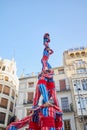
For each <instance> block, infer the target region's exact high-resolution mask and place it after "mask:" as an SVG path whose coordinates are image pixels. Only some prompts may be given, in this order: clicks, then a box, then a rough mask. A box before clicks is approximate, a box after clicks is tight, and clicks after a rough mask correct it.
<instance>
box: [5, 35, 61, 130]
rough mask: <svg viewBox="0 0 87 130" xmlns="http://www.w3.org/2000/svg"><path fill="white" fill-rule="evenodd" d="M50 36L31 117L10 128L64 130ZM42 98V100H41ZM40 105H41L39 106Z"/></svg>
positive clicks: (44, 52)
mask: <svg viewBox="0 0 87 130" xmlns="http://www.w3.org/2000/svg"><path fill="white" fill-rule="evenodd" d="M49 43H50V35H49V34H48V33H45V35H44V37H43V45H44V51H43V56H42V59H41V63H42V70H41V73H40V74H39V75H38V82H37V85H36V91H35V96H34V100H33V106H32V109H31V110H30V112H29V113H30V114H29V116H27V117H25V118H23V119H22V120H20V121H17V122H12V123H11V124H10V125H9V126H8V127H7V130H10V129H9V128H10V126H12V125H13V126H15V127H16V128H17V129H19V128H22V127H24V126H26V125H28V130H63V121H62V110H61V109H60V107H59V104H58V99H57V96H56V90H55V83H54V80H53V75H54V71H53V70H52V67H51V65H50V64H49V62H48V60H49V57H50V55H51V54H53V50H52V49H51V48H50V47H49ZM40 97H42V98H40ZM39 103H40V104H41V105H39ZM12 130H13V129H12Z"/></svg>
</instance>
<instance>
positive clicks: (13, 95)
mask: <svg viewBox="0 0 87 130" xmlns="http://www.w3.org/2000/svg"><path fill="white" fill-rule="evenodd" d="M11 97H12V98H13V99H14V97H15V92H14V90H13V89H12V95H11Z"/></svg>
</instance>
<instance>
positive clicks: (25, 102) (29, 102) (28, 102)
mask: <svg viewBox="0 0 87 130" xmlns="http://www.w3.org/2000/svg"><path fill="white" fill-rule="evenodd" d="M32 104H33V101H32V100H29V101H24V102H23V105H32Z"/></svg>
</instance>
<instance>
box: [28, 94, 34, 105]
mask: <svg viewBox="0 0 87 130" xmlns="http://www.w3.org/2000/svg"><path fill="white" fill-rule="evenodd" d="M27 102H28V103H29V104H32V103H33V92H28V100H27Z"/></svg>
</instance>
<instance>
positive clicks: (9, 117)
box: [8, 115, 11, 124]
mask: <svg viewBox="0 0 87 130" xmlns="http://www.w3.org/2000/svg"><path fill="white" fill-rule="evenodd" d="M10 119H11V115H9V116H8V124H9V122H10Z"/></svg>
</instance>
